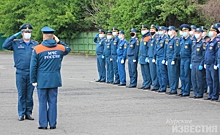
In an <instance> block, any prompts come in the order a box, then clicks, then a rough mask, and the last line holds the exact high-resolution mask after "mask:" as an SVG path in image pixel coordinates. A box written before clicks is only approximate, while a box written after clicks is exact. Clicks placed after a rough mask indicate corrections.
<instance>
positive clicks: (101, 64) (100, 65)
mask: <svg viewBox="0 0 220 135" xmlns="http://www.w3.org/2000/svg"><path fill="white" fill-rule="evenodd" d="M97 67H98V73H99V80H100V81H106V69H105V59H103V58H102V55H97Z"/></svg>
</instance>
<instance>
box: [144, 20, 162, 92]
mask: <svg viewBox="0 0 220 135" xmlns="http://www.w3.org/2000/svg"><path fill="white" fill-rule="evenodd" d="M157 30H158V28H157V26H156V25H154V24H152V25H151V26H150V34H151V38H150V41H149V43H148V44H147V45H148V52H147V55H148V61H149V68H150V76H151V81H152V89H151V90H152V91H156V90H158V89H159V82H158V78H157V69H156V57H155V46H156V40H157V34H156V32H157Z"/></svg>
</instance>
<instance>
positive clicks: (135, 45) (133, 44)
mask: <svg viewBox="0 0 220 135" xmlns="http://www.w3.org/2000/svg"><path fill="white" fill-rule="evenodd" d="M138 52H139V41H138V38H136V37H134V38H131V39H130V44H129V46H128V50H127V55H128V56H133V57H134V59H137V58H138Z"/></svg>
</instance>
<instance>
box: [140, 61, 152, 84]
mask: <svg viewBox="0 0 220 135" xmlns="http://www.w3.org/2000/svg"><path fill="white" fill-rule="evenodd" d="M140 65H141V74H142V78H143V83H142V87H144V88H150V86H151V77H150V67H149V64H148V63H147V64H140Z"/></svg>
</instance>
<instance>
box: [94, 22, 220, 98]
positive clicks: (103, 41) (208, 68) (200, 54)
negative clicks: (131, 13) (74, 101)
mask: <svg viewBox="0 0 220 135" xmlns="http://www.w3.org/2000/svg"><path fill="white" fill-rule="evenodd" d="M219 29H220V24H219V23H217V24H215V25H212V26H211V28H210V29H209V33H208V36H207V30H208V29H207V28H205V27H204V26H202V27H198V28H196V26H195V25H191V26H189V25H188V24H182V25H181V26H180V37H178V36H177V30H176V28H175V27H174V26H169V27H168V29H167V28H166V27H164V26H159V27H158V26H155V25H151V26H150V28H149V27H148V26H146V25H141V27H140V30H141V34H142V38H141V40H139V39H138V38H137V30H136V29H135V28H132V29H131V30H130V36H131V39H130V41H129V42H128V41H127V40H126V39H125V38H124V34H125V33H124V31H123V30H121V31H119V30H118V29H117V28H116V27H113V29H112V31H107V32H106V33H105V31H104V30H102V29H100V30H99V33H98V34H97V35H96V36H95V38H94V42H95V43H96V54H97V68H98V73H99V79H98V80H97V82H106V81H107V83H113V84H119V86H126V72H125V61H126V59H128V70H129V77H130V84H129V86H128V88H135V87H136V86H137V76H138V72H137V65H138V63H139V64H140V66H141V73H142V78H143V83H142V87H140V88H141V89H150V88H151V85H152V90H155V91H158V92H166V90H167V86H168V85H169V86H170V91H169V92H166V93H167V94H177V88H178V84H179V78H180V80H181V85H182V86H181V93H179V94H178V95H179V96H183V97H184V96H189V95H190V88H191V87H192V89H193V93H194V95H193V96H191V97H193V98H203V93H204V89H205V88H206V84H207V85H208V87H209V93H208V98H206V99H207V100H214V101H217V100H218V98H219V84H220V83H219V79H218V78H219V77H220V73H218V68H219V64H220V49H218V48H219V47H220V37H219V36H218V33H219ZM105 34H106V36H105ZM105 65H106V68H107V70H106V68H105ZM106 71H107V73H106ZM106 74H107V77H106ZM106 78H107V80H106Z"/></svg>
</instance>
